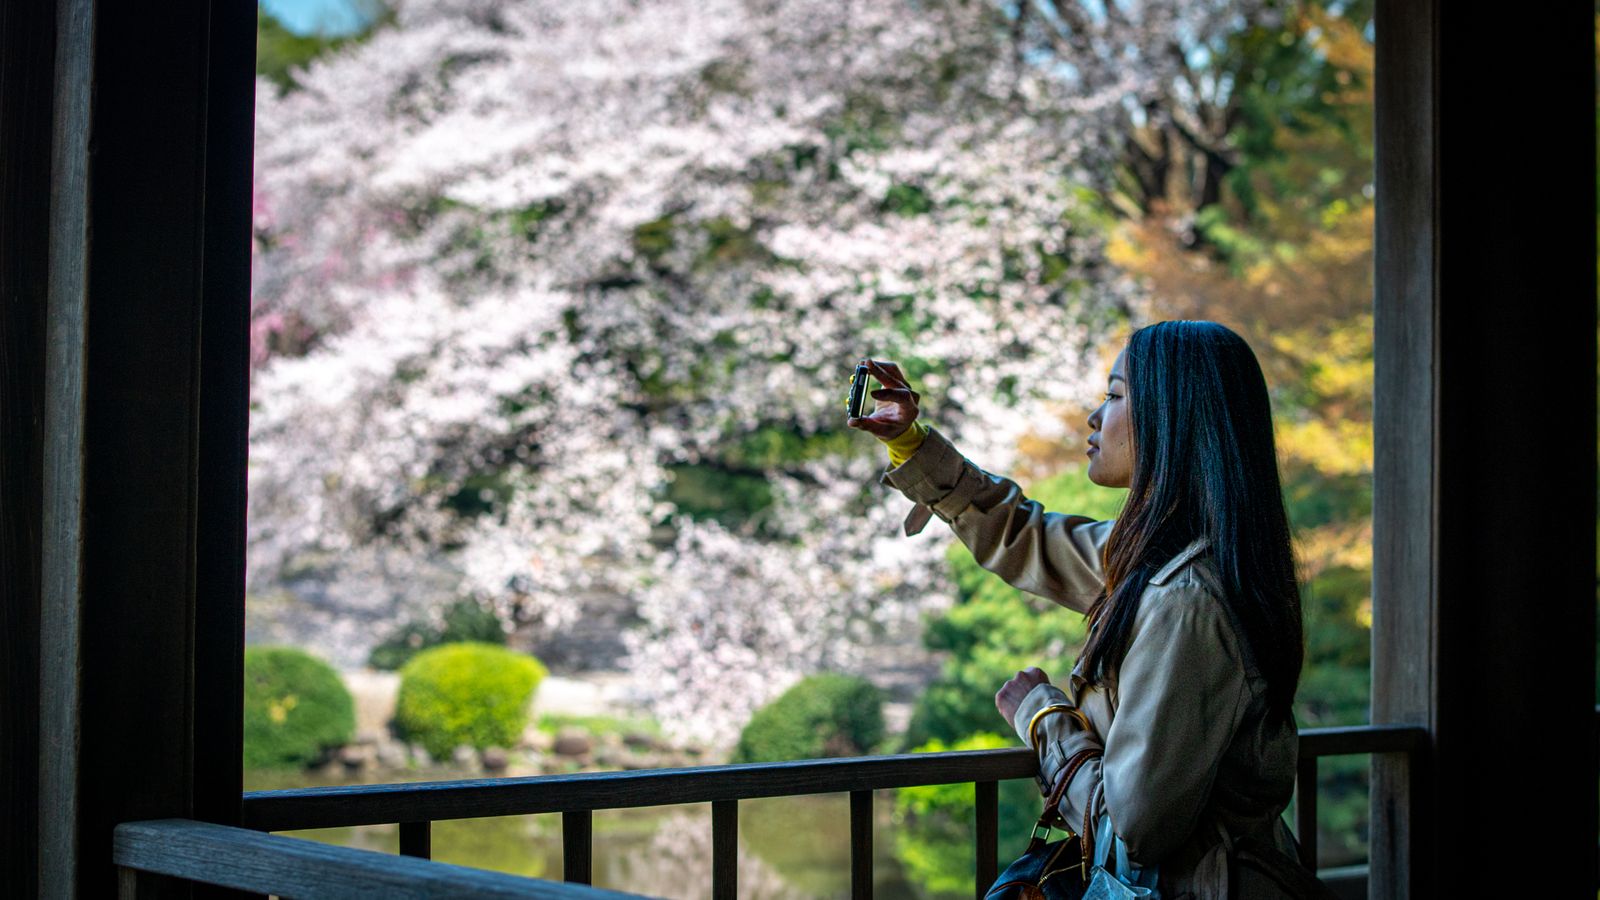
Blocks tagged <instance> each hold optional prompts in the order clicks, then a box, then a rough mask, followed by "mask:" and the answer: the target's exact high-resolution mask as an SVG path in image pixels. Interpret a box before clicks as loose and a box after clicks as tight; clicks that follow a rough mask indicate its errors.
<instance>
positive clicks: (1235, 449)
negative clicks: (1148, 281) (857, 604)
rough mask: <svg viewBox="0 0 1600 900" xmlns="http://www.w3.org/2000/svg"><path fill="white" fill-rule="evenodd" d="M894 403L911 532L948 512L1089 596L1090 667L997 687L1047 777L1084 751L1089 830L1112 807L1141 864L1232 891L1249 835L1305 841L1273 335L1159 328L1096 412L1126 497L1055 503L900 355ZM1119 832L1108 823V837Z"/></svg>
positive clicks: (1167, 893) (1072, 592) (1070, 597)
mask: <svg viewBox="0 0 1600 900" xmlns="http://www.w3.org/2000/svg"><path fill="white" fill-rule="evenodd" d="M867 364H868V367H869V369H870V370H871V372H872V374H873V375H874V377H876V378H877V379H878V381H879V382H880V383H882V384H883V385H884V387H883V388H881V389H879V390H876V391H873V392H872V397H873V398H874V400H876V401H877V404H876V409H875V410H874V412H873V413H872V414H871V415H869V416H865V417H861V418H851V419H848V420H847V422H846V424H848V425H849V426H850V427H852V428H859V429H861V430H863V431H867V432H869V433H871V434H873V435H874V436H876V437H877V438H879V439H880V440H883V441H884V442H886V443H887V444H888V445H889V452H890V461H891V466H890V468H889V469H888V470H886V471H885V473H884V475H883V477H882V479H881V481H882V483H884V484H887V485H890V486H893V487H895V488H898V489H899V490H900V491H902V492H903V493H904V494H905V495H906V496H907V497H909V498H910V499H912V500H913V501H915V502H916V504H917V506H916V507H915V508H914V509H913V510H912V514H911V516H910V517H909V518H908V519H907V520H906V533H907V534H908V535H909V534H914V533H916V532H917V531H920V530H921V528H922V525H923V524H925V523H926V522H927V520H928V518H929V516H930V515H937V516H939V517H940V518H941V519H943V520H944V521H946V522H948V523H949V524H950V526H951V528H952V529H953V530H954V531H955V533H956V535H957V536H958V537H960V538H961V540H962V542H963V543H965V544H966V545H967V547H968V548H970V549H971V551H972V554H973V557H974V558H975V559H976V560H977V561H978V563H979V564H980V565H982V566H983V567H984V568H986V569H988V570H989V571H991V572H994V573H995V574H997V575H999V576H1000V577H1001V578H1004V579H1005V580H1006V581H1007V582H1008V583H1010V584H1011V585H1013V586H1015V587H1017V588H1019V589H1021V590H1024V591H1028V592H1029V593H1033V594H1038V595H1040V596H1043V597H1046V598H1049V599H1050V600H1053V601H1055V602H1056V603H1059V604H1061V605H1062V606H1065V607H1067V608H1069V609H1073V610H1076V611H1078V612H1080V613H1083V614H1085V615H1086V616H1087V617H1088V618H1089V621H1090V628H1089V636H1088V639H1087V642H1086V644H1085V646H1084V649H1083V652H1082V653H1081V654H1080V655H1079V657H1078V661H1077V665H1075V666H1074V667H1073V670H1072V673H1071V676H1070V677H1069V679H1068V681H1067V682H1066V683H1065V684H1063V685H1060V686H1058V685H1056V684H1052V683H1051V682H1050V680H1049V678H1048V676H1047V675H1046V674H1045V673H1044V672H1042V671H1040V670H1039V669H1037V668H1028V669H1025V670H1023V671H1021V672H1018V673H1017V675H1016V676H1015V677H1014V678H1012V679H1011V680H1010V681H1007V682H1006V683H1005V685H1004V686H1002V687H1001V688H1000V690H999V692H998V693H997V694H996V695H995V705H996V707H997V708H998V709H999V711H1000V714H1001V715H1002V716H1004V717H1005V719H1006V721H1007V722H1008V723H1009V724H1010V725H1011V727H1012V728H1013V730H1015V731H1016V733H1017V735H1018V736H1019V737H1020V738H1022V740H1023V741H1024V742H1025V743H1030V744H1032V743H1033V741H1032V740H1031V736H1030V734H1029V725H1030V723H1033V719H1034V716H1035V714H1036V713H1039V712H1040V711H1041V710H1044V709H1045V708H1046V707H1048V706H1051V705H1058V704H1064V705H1068V706H1070V707H1073V708H1075V709H1076V710H1077V711H1079V712H1081V713H1083V714H1084V716H1085V717H1086V719H1087V722H1088V724H1089V725H1090V728H1088V729H1085V728H1084V727H1083V726H1082V724H1081V723H1080V722H1079V721H1078V720H1077V717H1076V716H1075V715H1071V714H1063V715H1055V714H1045V715H1043V716H1042V717H1041V718H1040V719H1039V720H1038V721H1037V722H1036V723H1034V724H1036V725H1037V728H1036V730H1035V735H1036V736H1037V739H1038V743H1037V746H1036V749H1037V750H1039V752H1040V778H1039V784H1040V789H1041V793H1047V789H1048V788H1050V787H1052V786H1054V785H1055V783H1056V781H1057V778H1058V776H1059V775H1060V774H1061V773H1062V771H1063V769H1064V767H1065V764H1066V762H1067V761H1068V760H1071V759H1073V758H1074V756H1075V755H1078V754H1079V753H1080V751H1084V750H1086V749H1090V748H1095V749H1099V750H1100V751H1101V754H1102V755H1101V756H1099V758H1092V754H1086V755H1090V756H1091V758H1090V760H1089V762H1087V763H1086V764H1083V765H1081V766H1079V767H1077V768H1076V769H1075V770H1074V771H1073V773H1072V775H1071V781H1070V783H1069V784H1068V786H1067V790H1066V793H1065V795H1064V798H1063V800H1062V801H1061V804H1060V812H1061V814H1062V816H1063V817H1064V819H1065V820H1066V821H1067V822H1069V823H1074V826H1073V830H1075V831H1078V830H1081V828H1080V827H1079V826H1078V825H1077V823H1082V822H1084V821H1086V819H1087V820H1088V821H1095V820H1098V819H1099V817H1100V814H1101V813H1103V812H1105V813H1109V815H1110V820H1111V826H1112V829H1113V830H1114V831H1115V832H1116V834H1117V836H1118V837H1120V838H1121V839H1122V840H1123V841H1124V842H1125V844H1126V846H1127V851H1128V857H1129V860H1130V861H1131V862H1132V863H1133V864H1134V865H1136V866H1139V867H1141V868H1148V867H1150V866H1159V878H1160V880H1159V883H1158V887H1159V888H1160V891H1161V895H1162V897H1163V898H1164V900H1184V898H1189V897H1194V898H1218V900H1222V898H1226V897H1228V896H1229V891H1228V852H1227V851H1228V847H1229V846H1230V842H1231V841H1232V840H1233V839H1234V838H1236V837H1239V836H1244V835H1249V836H1252V837H1255V838H1258V839H1261V840H1264V841H1265V842H1267V844H1268V845H1269V846H1276V847H1277V848H1278V849H1280V850H1282V851H1284V852H1285V853H1288V854H1291V855H1295V854H1296V848H1295V842H1294V838H1293V836H1292V834H1291V833H1290V832H1289V830H1288V826H1287V825H1286V824H1285V823H1284V822H1283V819H1282V813H1283V811H1284V810H1285V809H1286V808H1287V806H1288V804H1289V799H1290V796H1291V794H1292V793H1293V790H1294V778H1295V757H1296V754H1297V750H1298V736H1297V731H1296V728H1295V723H1294V716H1293V714H1292V712H1291V704H1292V702H1293V700H1294V695H1295V689H1296V686H1297V685H1298V682H1299V674H1300V665H1301V659H1302V655H1303V643H1302V636H1301V624H1300V603H1299V591H1298V586H1297V580H1296V573H1295V568H1294V561H1293V555H1292V550H1291V547H1290V535H1289V524H1288V516H1287V514H1286V512H1285V510H1284V504H1283V495H1282V491H1281V488H1280V486H1279V478H1278V469H1277V457H1276V454H1275V451H1274V448H1273V438H1272V416H1271V408H1270V405H1269V402H1268V399H1267V388H1266V382H1265V379H1263V377H1262V375H1261V368H1260V366H1259V365H1258V364H1257V362H1256V358H1255V355H1254V354H1253V353H1252V352H1251V350H1250V348H1249V346H1248V345H1247V344H1246V343H1245V342H1244V340H1243V339H1242V338H1240V337H1239V336H1238V335H1237V334H1235V333H1234V332H1232V331H1230V330H1228V329H1227V328H1224V327H1223V326H1221V325H1217V324H1215V323H1212V322H1190V321H1175V322H1160V323H1157V324H1154V325H1150V326H1148V327H1145V328H1141V329H1139V330H1137V331H1135V332H1134V333H1133V335H1132V336H1131V337H1130V338H1129V340H1128V343H1127V346H1126V347H1124V348H1123V350H1122V351H1121V352H1120V353H1119V354H1118V355H1117V359H1116V363H1115V364H1114V365H1113V366H1112V369H1111V373H1110V377H1109V379H1108V384H1107V391H1106V394H1105V399H1104V402H1103V403H1101V405H1100V406H1099V408H1098V409H1096V410H1095V411H1094V413H1093V414H1091V415H1090V416H1089V426H1090V428H1091V429H1093V433H1092V434H1091V435H1090V436H1089V441H1088V443H1089V447H1088V456H1089V472H1088V474H1089V479H1090V480H1091V481H1093V482H1095V483H1096V484H1100V485H1104V486H1106V487H1125V488H1128V489H1129V494H1128V499H1127V502H1126V505H1125V506H1124V508H1123V512H1122V515H1121V516H1120V517H1119V518H1117V519H1115V520H1107V521H1094V520H1091V519H1089V518H1087V517H1084V516H1075V515H1063V514H1061V513H1054V512H1046V511H1044V509H1043V508H1042V507H1041V506H1040V505H1039V503H1038V502H1037V501H1034V500H1029V499H1028V498H1027V497H1025V496H1024V495H1023V493H1022V490H1021V489H1020V488H1019V487H1018V486H1017V484H1016V483H1015V482H1013V481H1011V480H1010V479H1008V478H1004V477H1001V476H998V475H993V474H990V473H989V472H986V471H983V470H982V469H979V468H978V467H977V466H976V465H974V464H973V463H972V462H971V461H970V460H967V459H966V458H964V457H963V456H962V455H961V454H960V453H959V452H957V451H956V450H955V448H954V447H953V446H951V444H950V442H949V441H948V440H947V439H945V438H944V436H943V435H941V434H940V433H939V432H938V431H937V430H936V429H931V428H928V427H927V426H926V425H925V424H924V423H922V422H920V421H918V420H917V415H918V408H917V401H918V399H919V398H918V395H917V394H916V392H914V391H913V390H912V389H911V386H910V385H909V384H907V383H906V379H905V377H904V376H903V375H902V374H901V372H900V370H899V368H898V367H897V366H896V365H895V364H894V363H891V362H878V361H876V360H872V361H868V363H867ZM1102 837H1103V836H1102Z"/></svg>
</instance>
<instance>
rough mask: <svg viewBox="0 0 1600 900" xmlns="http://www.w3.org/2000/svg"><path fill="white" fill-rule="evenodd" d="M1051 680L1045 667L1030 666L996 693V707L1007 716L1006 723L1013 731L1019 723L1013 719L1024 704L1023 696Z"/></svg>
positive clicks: (1001, 713)
mask: <svg viewBox="0 0 1600 900" xmlns="http://www.w3.org/2000/svg"><path fill="white" fill-rule="evenodd" d="M1049 681H1050V676H1049V675H1046V674H1045V673H1044V670H1043V669H1041V668H1039V667H1038V666H1029V667H1027V668H1026V669H1023V670H1022V671H1021V672H1018V673H1017V674H1016V675H1015V676H1013V677H1012V679H1011V680H1010V681H1008V682H1006V683H1005V684H1004V685H1003V686H1001V688H1000V692H999V693H998V694H995V695H994V705H995V708H996V709H998V710H1000V715H1002V716H1005V718H1006V724H1008V725H1010V726H1011V728H1012V730H1013V731H1015V730H1016V727H1017V724H1016V722H1014V721H1012V720H1013V719H1015V718H1016V716H1017V707H1019V706H1021V705H1022V700H1023V698H1024V697H1027V696H1028V693H1029V692H1030V691H1032V690H1033V689H1034V688H1036V687H1038V686H1039V685H1041V684H1047V683H1049Z"/></svg>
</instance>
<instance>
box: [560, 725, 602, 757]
mask: <svg viewBox="0 0 1600 900" xmlns="http://www.w3.org/2000/svg"><path fill="white" fill-rule="evenodd" d="M593 749H594V739H593V738H591V737H590V736H589V733H588V732H586V731H583V730H582V729H579V728H563V729H561V733H560V734H558V735H556V745H555V751H556V753H558V754H560V755H562V756H583V755H584V754H586V753H588V752H589V751H591V750H593Z"/></svg>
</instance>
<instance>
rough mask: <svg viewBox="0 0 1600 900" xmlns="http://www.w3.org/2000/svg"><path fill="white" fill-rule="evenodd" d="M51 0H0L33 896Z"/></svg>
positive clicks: (5, 462) (1, 602)
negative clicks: (28, 0)
mask: <svg viewBox="0 0 1600 900" xmlns="http://www.w3.org/2000/svg"><path fill="white" fill-rule="evenodd" d="M55 12H56V10H55V4H54V3H51V2H46V0H36V2H31V3H0V235H3V236H4V239H3V240H0V592H3V593H0V847H4V848H6V849H5V852H3V853H0V896H4V897H32V896H35V895H36V894H37V893H38V874H37V868H38V864H39V816H38V809H39V578H40V572H39V565H40V559H39V553H40V533H39V531H40V523H41V521H42V519H43V490H42V488H43V478H44V474H43V471H44V449H43V448H44V444H43V441H44V432H43V428H42V423H43V420H44V392H45V390H44V385H45V367H44V356H45V298H46V295H47V292H48V284H49V271H48V268H47V265H48V262H49V258H50V253H49V237H50V228H49V224H50V192H49V191H47V190H43V189H41V185H46V184H49V182H50V147H51V134H52V131H51V129H52V125H51V110H52V92H53V81H52V79H51V72H52V71H53V70H54V68H55V18H56V16H55Z"/></svg>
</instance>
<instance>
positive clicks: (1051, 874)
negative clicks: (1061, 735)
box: [983, 748, 1100, 900]
mask: <svg viewBox="0 0 1600 900" xmlns="http://www.w3.org/2000/svg"><path fill="white" fill-rule="evenodd" d="M1099 755H1100V750H1099V749H1097V748H1090V749H1086V750H1081V751H1079V752H1078V753H1077V754H1076V755H1074V756H1073V757H1072V759H1070V760H1068V761H1067V764H1066V766H1064V767H1063V768H1062V770H1061V777H1060V778H1059V779H1058V780H1057V781H1056V784H1055V787H1054V788H1053V789H1052V790H1051V791H1050V796H1049V797H1048V798H1046V799H1045V801H1044V814H1043V815H1041V816H1039V821H1038V823H1037V824H1035V825H1034V826H1033V836H1032V837H1031V838H1029V840H1028V849H1027V850H1026V851H1024V852H1023V854H1022V855H1021V856H1019V857H1017V859H1016V861H1015V862H1013V863H1011V865H1009V866H1006V868H1005V871H1003V872H1001V873H1000V877H998V878H996V879H995V881H994V884H992V885H990V886H989V890H988V891H987V892H986V893H985V894H984V895H983V897H984V900H1082V897H1083V892H1084V889H1085V888H1086V887H1087V886H1088V882H1087V880H1086V877H1087V874H1088V873H1087V866H1086V862H1087V857H1086V856H1085V847H1084V842H1083V838H1082V837H1081V836H1080V835H1078V834H1076V833H1074V832H1073V831H1072V829H1071V828H1070V827H1069V826H1068V825H1067V823H1066V821H1065V820H1064V819H1062V817H1061V809H1060V804H1061V798H1062V797H1064V796H1066V793H1067V785H1069V784H1071V783H1072V776H1073V775H1075V774H1077V771H1078V769H1079V768H1080V767H1082V766H1083V764H1084V763H1086V762H1088V761H1089V760H1091V759H1094V758H1095V757H1098V756H1099ZM1052 826H1053V827H1057V828H1060V829H1061V830H1062V831H1065V832H1067V836H1066V837H1065V838H1062V839H1061V840H1058V841H1050V842H1048V843H1046V842H1045V838H1046V837H1047V836H1049V834H1050V829H1051V827H1052Z"/></svg>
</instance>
